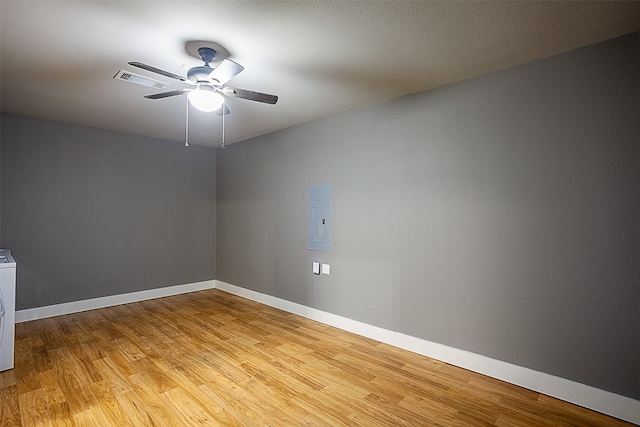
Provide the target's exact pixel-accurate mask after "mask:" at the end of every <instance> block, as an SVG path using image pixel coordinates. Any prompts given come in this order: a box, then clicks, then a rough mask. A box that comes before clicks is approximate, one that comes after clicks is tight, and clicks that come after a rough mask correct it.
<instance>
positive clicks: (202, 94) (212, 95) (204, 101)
mask: <svg viewBox="0 0 640 427" xmlns="http://www.w3.org/2000/svg"><path fill="white" fill-rule="evenodd" d="M187 98H189V102H190V103H191V105H193V106H194V107H196V108H197V109H198V110H200V111H206V112H211V111H215V110H217V109H218V108H220V107H222V104H223V103H224V98H223V97H222V95H220V94H219V93H218V92H216V90H215V89H214V88H213V87H211V86H208V85H199V86H198V87H196V88H195V90H192V91H191V92H189V94H188V95H187Z"/></svg>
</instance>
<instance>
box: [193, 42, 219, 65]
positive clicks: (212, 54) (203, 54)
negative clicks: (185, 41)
mask: <svg viewBox="0 0 640 427" xmlns="http://www.w3.org/2000/svg"><path fill="white" fill-rule="evenodd" d="M198 55H200V58H202V60H203V61H204V65H205V66H206V67H208V66H209V64H210V63H211V62H213V60H214V59H215V58H216V56H218V52H216V50H215V49H213V48H210V47H201V48H199V49H198Z"/></svg>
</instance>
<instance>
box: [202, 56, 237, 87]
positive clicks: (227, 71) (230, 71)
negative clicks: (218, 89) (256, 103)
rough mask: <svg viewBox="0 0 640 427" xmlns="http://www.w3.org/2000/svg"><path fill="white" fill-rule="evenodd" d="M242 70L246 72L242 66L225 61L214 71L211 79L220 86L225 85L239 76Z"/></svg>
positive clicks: (228, 60) (210, 75) (210, 76)
mask: <svg viewBox="0 0 640 427" xmlns="http://www.w3.org/2000/svg"><path fill="white" fill-rule="evenodd" d="M242 70H244V67H243V66H242V65H240V64H238V63H235V62H233V61H232V60H230V59H225V60H223V61H222V62H221V63H220V64H219V65H218V66H217V67H216V68H214V69H213V71H212V72H211V73H210V74H209V78H211V79H213V80H217V81H218V84H221V85H223V84H225V83H226V82H228V81H229V80H231V79H232V78H234V77H235V76H237V75H238V74H239V73H240V71H242Z"/></svg>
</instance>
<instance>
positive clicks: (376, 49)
mask: <svg viewBox="0 0 640 427" xmlns="http://www.w3.org/2000/svg"><path fill="white" fill-rule="evenodd" d="M0 18H1V24H2V25H1V30H0V31H1V33H0V35H1V45H0V49H1V50H0V61H1V62H0V67H1V77H0V90H1V101H0V102H1V104H0V105H1V107H2V111H3V112H8V113H14V114H20V115H26V116H32V117H38V118H43V119H49V120H56V121H60V122H65V123H72V124H78V125H84V126H90V127H95V128H101V129H109V130H115V131H119V132H126V133H131V134H137V135H147V136H152V137H158V138H163V139H169V140H175V141H184V131H185V108H186V97H185V96H178V97H173V98H165V99H161V100H148V99H144V98H143V96H144V95H147V94H150V93H155V92H159V90H156V89H151V88H146V87H143V86H139V85H135V84H131V83H126V82H122V81H117V80H114V79H113V78H112V77H113V76H114V75H115V74H116V72H117V71H118V70H120V69H125V70H129V71H134V72H136V73H139V74H143V75H146V76H149V77H153V78H156V79H158V80H162V81H164V82H166V83H170V84H171V85H170V86H169V87H168V88H167V90H173V89H178V88H181V87H186V85H184V84H183V83H180V82H179V81H176V80H171V79H168V78H165V77H162V76H158V75H155V74H153V73H149V72H146V71H143V70H139V69H136V68H135V67H131V66H129V65H127V63H128V62H130V61H139V62H143V63H146V64H149V65H153V66H155V67H158V68H162V69H165V70H167V71H170V72H173V73H176V74H181V75H186V71H187V69H188V68H190V67H192V66H196V65H201V64H202V63H201V62H200V61H199V60H198V59H196V58H194V57H192V56H190V55H189V54H188V53H187V51H186V49H185V45H186V43H187V42H189V41H192V40H210V41H212V42H215V43H218V44H220V45H222V46H224V48H225V49H226V50H227V51H228V52H229V57H230V58H231V59H233V60H234V61H236V62H238V63H240V64H242V65H243V66H244V67H245V70H244V71H243V72H242V73H240V74H239V75H238V76H236V77H235V78H234V79H232V80H231V81H230V82H229V85H231V86H235V87H240V88H244V89H249V90H256V91H260V92H266V93H272V94H276V95H278V96H279V97H280V99H279V101H278V103H277V104H276V105H273V106H272V105H266V104H261V103H257V102H251V101H247V100H242V99H229V100H228V102H227V105H228V106H229V108H230V109H231V111H232V114H231V115H229V116H227V118H226V123H225V130H226V142H227V143H232V142H236V141H241V140H244V139H247V138H251V137H253V136H257V135H261V134H265V133H269V132H272V131H275V130H277V129H282V128H285V127H289V126H292V125H295V124H298V123H302V122H306V121H309V120H313V119H315V118H319V117H323V116H327V115H331V114H335V113H338V112H341V111H345V110H349V109H354V108H358V107H361V106H364V105H369V104H374V103H377V102H381V101H385V100H388V99H391V98H395V97H398V96H402V95H406V94H410V93H415V92H419V91H424V90H427V89H432V88H435V87H439V86H443V85H446V84H449V83H453V82H456V81H460V80H464V79H468V78H471V77H475V76H478V75H482V74H486V73H489V72H492V71H496V70H500V69H504V68H508V67H511V66H514V65H518V64H521V63H525V62H529V61H532V60H535V59H538V58H543V57H547V56H550V55H555V54H558V53H561V52H565V51H568V50H572V49H575V48H578V47H582V46H585V45H589V44H593V43H597V42H599V41H603V40H607V39H611V38H614V37H617V36H620V35H624V34H628V33H632V32H636V31H640V2H637V1H636V2H633V1H632V2H611V1H602V2H580V1H578V2H485V1H478V2H458V1H456V2H453V1H450V2H449V1H448V2H426V1H425V2H423V1H409V2H405V1H322V2H312V1H215V2H214V1H208V2H204V1H203V2H188V1H168V2H166V1H165V2H151V1H89V2H78V1H74V2H70V1H48V2H35V1H15V2H10V1H4V0H0ZM221 133H222V132H221V118H220V117H219V116H216V115H214V114H211V113H208V114H205V113H201V112H196V111H194V110H193V109H192V110H191V111H190V142H191V143H194V144H201V145H211V146H219V145H220V143H221Z"/></svg>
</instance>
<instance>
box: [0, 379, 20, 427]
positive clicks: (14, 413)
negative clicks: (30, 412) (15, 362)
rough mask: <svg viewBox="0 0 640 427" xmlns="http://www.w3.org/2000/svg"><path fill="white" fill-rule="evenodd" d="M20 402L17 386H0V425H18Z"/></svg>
mask: <svg viewBox="0 0 640 427" xmlns="http://www.w3.org/2000/svg"><path fill="white" fill-rule="evenodd" d="M20 425H23V423H22V416H21V415H20V403H19V401H18V387H17V386H15V385H11V386H6V387H1V388H0V426H20Z"/></svg>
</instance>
